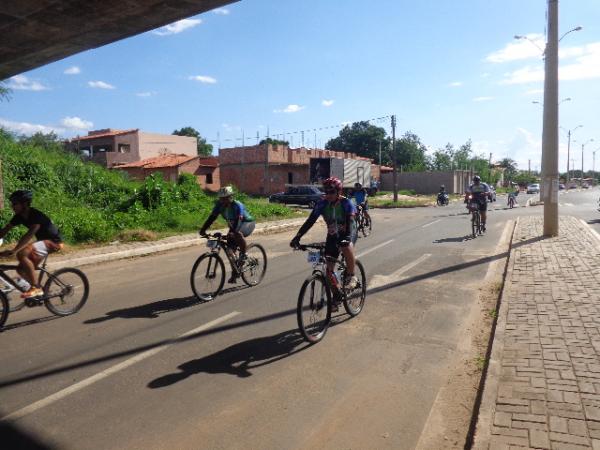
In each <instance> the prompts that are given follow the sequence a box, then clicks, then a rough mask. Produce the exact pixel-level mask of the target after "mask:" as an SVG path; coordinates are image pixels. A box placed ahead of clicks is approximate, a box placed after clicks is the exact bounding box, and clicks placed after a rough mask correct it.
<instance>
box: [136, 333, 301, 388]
mask: <svg viewBox="0 0 600 450" xmlns="http://www.w3.org/2000/svg"><path fill="white" fill-rule="evenodd" d="M302 344H304V345H302ZM309 346H310V344H308V343H307V342H306V341H305V340H304V338H303V337H302V336H301V335H300V333H299V332H298V331H296V330H288V331H284V332H282V333H278V334H275V335H273V336H264V337H259V338H254V339H250V340H247V341H244V342H239V343H237V344H234V345H231V346H229V347H227V348H225V349H223V350H219V351H218V352H216V353H213V354H212V355H208V356H205V357H203V358H199V359H193V360H191V361H188V362H185V363H183V364H181V365H180V366H179V367H178V369H179V371H178V372H174V373H169V374H167V375H163V376H161V377H159V378H156V379H155V380H152V381H151V382H150V383H148V387H149V388H150V389H158V388H163V387H166V386H170V385H172V384H175V383H178V382H179V381H183V380H185V379H186V378H188V377H190V376H192V375H196V374H199V373H208V374H219V373H224V374H229V375H235V376H237V377H240V378H247V377H250V376H252V370H253V369H256V368H258V367H262V366H266V365H268V364H272V363H274V362H277V361H280V360H282V359H284V358H287V357H289V356H292V355H294V354H296V353H298V352H301V351H302V350H305V349H306V348H308V347H309Z"/></svg>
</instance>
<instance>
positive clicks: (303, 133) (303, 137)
mask: <svg viewBox="0 0 600 450" xmlns="http://www.w3.org/2000/svg"><path fill="white" fill-rule="evenodd" d="M302 148H304V131H302Z"/></svg>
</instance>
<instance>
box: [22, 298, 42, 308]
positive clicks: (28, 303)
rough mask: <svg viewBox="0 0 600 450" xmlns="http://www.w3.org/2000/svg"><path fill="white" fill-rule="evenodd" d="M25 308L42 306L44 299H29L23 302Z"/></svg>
mask: <svg viewBox="0 0 600 450" xmlns="http://www.w3.org/2000/svg"><path fill="white" fill-rule="evenodd" d="M24 302H25V306H27V307H28V308H33V307H35V306H42V305H43V304H44V299H43V298H42V297H39V296H38V297H29V298H26V299H25V300H24Z"/></svg>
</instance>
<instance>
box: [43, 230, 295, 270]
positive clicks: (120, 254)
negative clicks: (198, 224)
mask: <svg viewBox="0 0 600 450" xmlns="http://www.w3.org/2000/svg"><path fill="white" fill-rule="evenodd" d="M305 220H306V218H299V219H293V220H290V222H288V223H283V224H278V225H271V226H269V225H265V226H262V227H257V228H256V229H255V230H254V233H253V235H254V236H260V235H268V234H276V233H283V232H285V231H289V230H291V229H294V228H297V227H298V226H299V225H301V224H302V223H304V221H305ZM266 223H267V224H268V222H266ZM216 231H220V232H221V233H225V232H227V230H226V229H221V230H215V232H216ZM202 241H203V238H201V237H199V236H193V237H192V236H190V238H189V239H184V240H180V241H176V242H164V243H162V244H161V243H160V241H156V242H154V243H151V244H148V245H145V246H140V247H138V248H133V249H128V250H118V251H115V252H110V253H101V254H98V255H90V256H82V257H76V256H75V257H73V258H68V257H65V259H64V260H59V261H56V262H50V263H49V264H48V265H49V266H50V267H51V268H52V270H56V269H60V268H63V267H72V266H76V267H81V266H86V265H90V264H98V263H103V262H108V261H116V260H119V259H126V258H133V257H137V256H146V255H151V254H154V253H159V252H164V251H167V250H174V249H178V248H185V247H192V246H194V245H198V244H200V243H201V242H202ZM99 248H102V247H99Z"/></svg>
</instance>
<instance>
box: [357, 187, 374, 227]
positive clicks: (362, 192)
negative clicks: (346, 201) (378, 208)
mask: <svg viewBox="0 0 600 450" xmlns="http://www.w3.org/2000/svg"><path fill="white" fill-rule="evenodd" d="M352 198H353V199H354V201H355V202H356V205H357V206H360V207H361V208H362V210H363V214H364V215H365V217H366V218H367V219H369V220H371V216H370V215H369V193H368V192H367V190H366V189H365V188H364V187H363V186H362V184H360V183H354V191H352Z"/></svg>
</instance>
